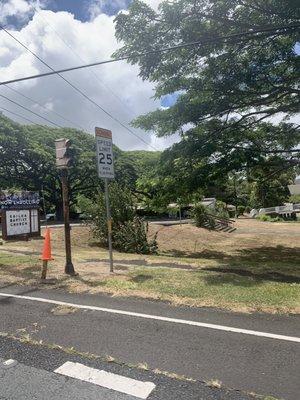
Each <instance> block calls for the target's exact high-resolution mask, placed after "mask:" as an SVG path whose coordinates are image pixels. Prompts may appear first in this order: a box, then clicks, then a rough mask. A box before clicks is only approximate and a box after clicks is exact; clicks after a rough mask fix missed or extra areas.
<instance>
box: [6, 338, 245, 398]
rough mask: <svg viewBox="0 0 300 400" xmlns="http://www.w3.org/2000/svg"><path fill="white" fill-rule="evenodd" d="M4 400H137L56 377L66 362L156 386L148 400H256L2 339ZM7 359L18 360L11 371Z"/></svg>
mask: <svg viewBox="0 0 300 400" xmlns="http://www.w3.org/2000/svg"><path fill="white" fill-rule="evenodd" d="M0 355H1V357H2V359H1V358H0V399H1V400H27V399H28V400H33V399H38V400H49V399H50V398H51V399H53V400H77V399H78V400H79V399H80V400H94V399H95V400H137V399H138V398H137V397H135V396H131V395H128V394H124V393H121V392H119V391H117V390H110V389H107V388H103V387H101V386H96V385H94V384H91V383H87V382H83V381H81V380H79V379H74V378H66V377H64V376H60V375H58V374H57V373H55V371H56V369H57V368H59V367H61V366H62V365H64V364H65V363H66V362H74V363H80V364H81V365H84V366H86V367H90V368H93V369H96V370H101V371H106V372H108V373H110V374H114V375H117V376H121V377H125V378H130V379H134V380H137V381H139V382H149V383H152V384H154V385H155V388H154V390H153V391H152V392H151V393H150V394H149V396H148V397H147V400H177V399H180V400H253V397H252V396H250V395H248V394H246V393H242V392H239V391H235V390H229V389H225V388H221V389H218V388H211V387H209V386H207V385H206V384H205V383H203V382H188V381H183V380H178V379H174V378H169V377H166V376H164V375H161V374H157V373H153V372H151V371H144V370H140V369H137V368H132V367H128V366H126V365H118V364H117V363H114V362H109V363H108V362H104V361H101V360H100V359H90V358H87V357H84V356H81V355H75V354H68V353H66V352H64V351H63V350H59V349H56V350H54V349H49V348H47V347H45V346H42V345H41V346H35V345H31V344H28V343H26V344H25V343H20V342H19V341H16V340H12V339H9V338H1V337H0ZM7 359H14V360H17V363H16V364H15V365H13V366H11V367H10V368H7V367H5V366H4V365H3V361H4V360H7Z"/></svg>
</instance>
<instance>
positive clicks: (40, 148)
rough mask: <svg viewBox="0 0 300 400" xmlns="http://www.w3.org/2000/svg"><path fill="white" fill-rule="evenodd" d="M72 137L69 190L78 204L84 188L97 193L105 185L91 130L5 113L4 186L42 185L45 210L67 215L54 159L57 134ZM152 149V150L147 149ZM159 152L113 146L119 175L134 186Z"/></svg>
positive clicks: (0, 181) (1, 142)
mask: <svg viewBox="0 0 300 400" xmlns="http://www.w3.org/2000/svg"><path fill="white" fill-rule="evenodd" d="M62 137H65V138H66V139H71V149H70V150H71V153H72V165H71V168H70V169H69V186H70V187H69V195H70V204H71V207H72V208H73V210H75V208H76V205H77V197H78V195H79V194H81V195H84V196H85V197H87V198H90V199H94V198H95V197H96V196H97V193H98V192H99V190H103V186H104V184H103V180H102V179H99V178H98V175H97V168H96V150H95V140H94V138H93V136H92V135H89V134H88V133H85V132H82V131H78V130H75V129H70V128H63V129H56V128H50V127H48V126H42V125H21V124H18V123H15V122H13V121H12V120H10V119H9V118H6V117H4V116H1V115H0V189H6V188H13V187H14V188H20V189H23V190H32V191H39V192H40V191H41V190H42V189H43V195H44V198H45V203H46V210H47V211H48V212H49V211H55V212H56V214H57V216H58V217H60V216H62V199H61V187H60V179H59V174H58V171H57V168H56V165H55V146H54V141H55V139H58V138H62ZM148 153H149V154H148ZM158 156H159V153H153V155H152V153H151V152H146V151H141V152H134V153H132V152H129V153H127V152H124V151H122V150H120V149H119V148H118V147H116V146H114V159H115V163H114V164H115V172H116V181H118V182H119V184H120V185H123V186H127V187H130V189H131V190H132V191H133V192H135V190H136V181H137V179H138V177H139V176H141V175H142V173H143V171H147V170H148V169H150V165H151V164H152V163H153V161H152V158H153V157H154V158H155V159H156V158H157V157H158Z"/></svg>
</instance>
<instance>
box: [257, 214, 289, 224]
mask: <svg viewBox="0 0 300 400" xmlns="http://www.w3.org/2000/svg"><path fill="white" fill-rule="evenodd" d="M256 219H258V220H259V221H264V222H281V221H283V218H280V217H272V216H271V215H266V214H262V215H258V216H257V217H256Z"/></svg>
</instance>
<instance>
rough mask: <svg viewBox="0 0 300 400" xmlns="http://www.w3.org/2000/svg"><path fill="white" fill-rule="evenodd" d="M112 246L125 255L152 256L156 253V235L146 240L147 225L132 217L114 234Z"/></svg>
mask: <svg viewBox="0 0 300 400" xmlns="http://www.w3.org/2000/svg"><path fill="white" fill-rule="evenodd" d="M114 246H115V248H116V249H118V250H119V251H124V252H125V253H138V254H153V253H156V252H157V242H156V235H155V236H154V238H153V239H151V240H149V239H148V224H147V223H145V222H144V221H143V220H142V219H141V218H138V217H136V216H135V217H134V218H133V219H132V220H130V221H126V222H124V224H122V225H121V226H120V227H119V229H118V230H117V231H116V232H115V234H114Z"/></svg>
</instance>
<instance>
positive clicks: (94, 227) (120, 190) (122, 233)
mask: <svg viewBox="0 0 300 400" xmlns="http://www.w3.org/2000/svg"><path fill="white" fill-rule="evenodd" d="M109 198H110V207H111V217H112V242H113V247H114V248H115V249H116V250H120V251H125V252H130V253H132V252H137V253H145V254H149V253H153V252H156V250H157V242H156V236H155V237H154V238H153V239H152V240H151V241H149V240H148V237H147V233H148V226H147V224H146V223H145V221H144V220H143V219H142V218H139V217H138V216H137V215H136V211H135V208H134V204H133V201H132V195H131V192H130V190H129V189H128V188H124V187H121V186H120V185H118V184H117V183H111V184H110V185H109ZM78 205H79V207H80V209H81V211H82V212H84V213H85V214H88V215H89V216H90V219H89V220H88V221H87V224H88V225H89V226H90V227H91V231H92V233H93V236H94V237H95V238H96V239H98V240H99V241H100V244H101V245H104V246H107V245H108V243H107V242H108V239H107V235H108V230H107V220H106V204H105V196H104V193H99V194H98V196H97V197H96V199H95V201H92V200H91V199H87V198H86V197H84V196H79V197H78Z"/></svg>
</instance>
